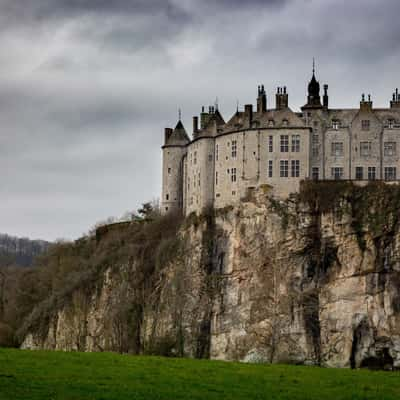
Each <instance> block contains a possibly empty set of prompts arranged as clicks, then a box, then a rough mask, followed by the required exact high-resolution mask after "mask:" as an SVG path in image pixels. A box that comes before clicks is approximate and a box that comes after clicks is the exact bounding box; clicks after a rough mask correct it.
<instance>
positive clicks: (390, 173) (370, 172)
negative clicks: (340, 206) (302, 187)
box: [311, 167, 397, 181]
mask: <svg viewBox="0 0 400 400" xmlns="http://www.w3.org/2000/svg"><path fill="white" fill-rule="evenodd" d="M355 173H356V176H355V179H356V180H364V179H365V178H367V179H368V180H370V181H373V180H375V179H376V167H368V168H367V176H364V167H356V169H355ZM311 176H312V179H314V180H318V179H319V168H318V167H313V168H312V170H311ZM343 176H344V174H343V167H332V168H331V178H332V179H336V180H338V179H343ZM396 176H397V171H396V167H385V168H384V179H385V180H386V181H393V180H396Z"/></svg>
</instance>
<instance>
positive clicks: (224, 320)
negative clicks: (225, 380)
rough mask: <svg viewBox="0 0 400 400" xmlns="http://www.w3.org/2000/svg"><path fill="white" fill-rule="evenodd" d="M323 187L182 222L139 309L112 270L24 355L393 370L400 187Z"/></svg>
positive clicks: (122, 268)
mask: <svg viewBox="0 0 400 400" xmlns="http://www.w3.org/2000/svg"><path fill="white" fill-rule="evenodd" d="M328 185H331V186H329V187H328V186H326V184H323V183H321V184H312V183H308V184H304V185H303V189H302V192H301V193H300V194H299V195H295V196H292V197H291V198H290V199H288V200H287V201H278V200H275V199H273V198H270V197H269V195H268V188H266V187H262V188H260V189H259V190H257V191H255V192H253V193H250V194H249V197H248V198H247V199H244V201H243V202H242V203H241V205H240V206H238V207H235V208H227V209H223V210H216V211H212V212H211V211H209V212H208V213H205V214H204V215H203V216H201V217H196V216H190V217H189V218H187V220H186V221H184V225H183V226H182V227H181V229H180V233H179V235H180V238H181V240H180V242H181V243H180V246H179V249H178V248H177V250H176V254H175V256H174V257H173V259H172V260H168V262H167V263H166V264H165V265H163V266H162V268H158V269H156V271H155V272H154V275H153V279H152V284H151V287H150V288H148V289H149V290H147V291H144V292H143V291H141V292H140V295H141V296H143V294H144V293H145V297H146V298H145V299H144V301H143V302H142V303H138V302H137V301H136V300H135V301H132V299H137V298H138V292H137V290H138V288H137V287H136V286H135V284H134V282H135V271H136V270H137V266H138V263H140V260H133V261H132V262H131V263H130V264H129V263H128V264H126V265H110V266H109V268H107V269H106V270H105V272H104V273H102V278H101V279H100V280H99V281H98V282H97V283H96V285H94V287H93V288H92V289H91V290H88V289H87V288H86V290H83V289H77V290H76V291H75V292H73V293H72V295H71V297H70V301H68V302H67V303H66V304H63V305H62V306H61V307H59V308H57V309H56V310H54V312H53V313H52V315H51V317H50V318H49V320H48V324H47V325H46V329H44V330H43V329H41V330H40V331H38V330H37V329H35V328H31V329H30V330H29V333H28V334H27V335H26V337H25V340H24V342H23V345H22V347H23V348H47V349H63V350H86V351H103V350H114V351H123V352H125V351H126V352H134V353H138V352H145V353H158V354H176V355H186V356H191V357H203V358H207V357H210V358H213V359H223V360H242V361H248V362H289V363H303V364H320V365H324V366H330V367H364V366H368V367H377V368H392V367H394V368H399V367H400V229H399V228H400V225H399V221H398V215H399V213H400V189H399V188H398V187H397V186H388V185H384V184H381V183H376V184H371V185H368V186H367V187H364V188H359V187H356V186H353V185H352V184H348V183H338V184H334V183H332V182H331V183H329V184H328ZM135 291H136V292H135ZM139 304H143V307H139Z"/></svg>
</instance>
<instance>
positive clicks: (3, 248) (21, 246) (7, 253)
mask: <svg viewBox="0 0 400 400" xmlns="http://www.w3.org/2000/svg"><path fill="white" fill-rule="evenodd" d="M49 245H50V243H49V242H46V241H44V240H30V239H27V238H17V237H13V236H9V235H6V234H2V233H0V267H2V266H21V267H30V266H31V265H32V263H33V260H34V258H35V257H36V256H38V255H40V254H42V253H43V252H44V251H46V250H47V249H48V247H49Z"/></svg>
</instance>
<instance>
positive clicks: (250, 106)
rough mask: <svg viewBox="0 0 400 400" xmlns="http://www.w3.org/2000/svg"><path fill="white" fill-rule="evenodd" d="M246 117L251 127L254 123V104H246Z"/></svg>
mask: <svg viewBox="0 0 400 400" xmlns="http://www.w3.org/2000/svg"><path fill="white" fill-rule="evenodd" d="M244 115H245V118H246V120H247V121H248V123H249V126H251V123H252V121H253V104H246V105H245V106H244Z"/></svg>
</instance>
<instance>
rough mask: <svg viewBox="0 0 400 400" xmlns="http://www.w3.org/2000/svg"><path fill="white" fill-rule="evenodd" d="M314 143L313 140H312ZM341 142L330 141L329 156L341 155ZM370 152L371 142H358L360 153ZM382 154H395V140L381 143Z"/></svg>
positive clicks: (365, 154) (363, 154)
mask: <svg viewBox="0 0 400 400" xmlns="http://www.w3.org/2000/svg"><path fill="white" fill-rule="evenodd" d="M313 145H314V142H313ZM313 148H314V147H313ZM343 148H344V146H343V142H332V143H331V156H335V157H341V156H343ZM371 152H372V142H360V155H361V156H370V155H371ZM383 154H384V155H385V156H388V157H391V156H395V155H396V142H384V143H383Z"/></svg>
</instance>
